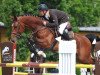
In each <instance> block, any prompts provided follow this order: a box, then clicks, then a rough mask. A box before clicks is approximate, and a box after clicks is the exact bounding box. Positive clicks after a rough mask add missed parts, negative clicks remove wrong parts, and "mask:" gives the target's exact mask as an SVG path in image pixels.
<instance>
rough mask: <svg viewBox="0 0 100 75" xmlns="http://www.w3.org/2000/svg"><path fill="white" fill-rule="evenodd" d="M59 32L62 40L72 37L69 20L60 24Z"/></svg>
mask: <svg viewBox="0 0 100 75" xmlns="http://www.w3.org/2000/svg"><path fill="white" fill-rule="evenodd" d="M59 33H60V34H61V37H62V39H64V40H71V39H73V38H74V33H73V31H72V27H71V25H70V23H69V22H65V23H62V24H61V25H60V28H59Z"/></svg>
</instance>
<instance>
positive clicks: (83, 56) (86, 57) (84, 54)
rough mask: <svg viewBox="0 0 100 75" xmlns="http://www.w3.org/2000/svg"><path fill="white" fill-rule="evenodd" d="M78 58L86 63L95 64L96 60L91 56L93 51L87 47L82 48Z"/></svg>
mask: <svg viewBox="0 0 100 75" xmlns="http://www.w3.org/2000/svg"><path fill="white" fill-rule="evenodd" d="M78 58H79V60H80V61H81V63H84V64H93V63H94V61H93V59H92V57H91V52H90V51H89V50H87V49H86V48H85V49H83V50H82V49H81V50H80V51H79V53H78Z"/></svg>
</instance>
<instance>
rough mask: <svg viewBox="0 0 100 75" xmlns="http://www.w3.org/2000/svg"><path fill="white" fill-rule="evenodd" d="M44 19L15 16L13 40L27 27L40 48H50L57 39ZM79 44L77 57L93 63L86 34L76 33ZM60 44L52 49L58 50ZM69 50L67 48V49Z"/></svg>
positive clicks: (83, 61) (75, 37)
mask: <svg viewBox="0 0 100 75" xmlns="http://www.w3.org/2000/svg"><path fill="white" fill-rule="evenodd" d="M43 21H44V20H42V19H41V18H39V17H35V16H19V17H14V18H13V23H12V32H11V40H13V41H16V37H17V36H18V35H21V33H22V32H24V30H25V28H28V29H30V30H31V31H32V32H33V36H34V37H35V41H36V44H37V45H38V46H39V47H40V48H50V46H51V44H52V43H53V42H54V40H55V33H54V31H53V30H52V29H50V28H48V27H46V26H44V25H43ZM74 39H75V40H76V44H77V58H78V60H79V61H80V62H81V63H85V64H87V63H88V64H93V63H94V61H93V58H92V57H91V42H90V41H89V39H88V38H87V37H85V36H82V35H79V34H77V33H75V34H74ZM58 44H59V42H57V44H56V45H55V46H54V48H53V50H52V51H55V52H58ZM66 50H67V49H66Z"/></svg>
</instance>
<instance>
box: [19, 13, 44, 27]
mask: <svg viewBox="0 0 100 75" xmlns="http://www.w3.org/2000/svg"><path fill="white" fill-rule="evenodd" d="M18 18H19V19H20V21H22V22H29V23H33V22H34V23H36V24H38V25H39V24H42V21H43V20H44V19H43V18H41V17H39V16H36V15H21V16H18Z"/></svg>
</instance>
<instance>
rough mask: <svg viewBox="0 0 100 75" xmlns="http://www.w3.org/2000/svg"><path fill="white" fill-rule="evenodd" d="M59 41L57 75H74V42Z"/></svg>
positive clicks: (59, 39) (59, 38)
mask: <svg viewBox="0 0 100 75" xmlns="http://www.w3.org/2000/svg"><path fill="white" fill-rule="evenodd" d="M57 40H58V41H59V75H76V41H75V40H71V41H65V40H61V37H58V38H57Z"/></svg>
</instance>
